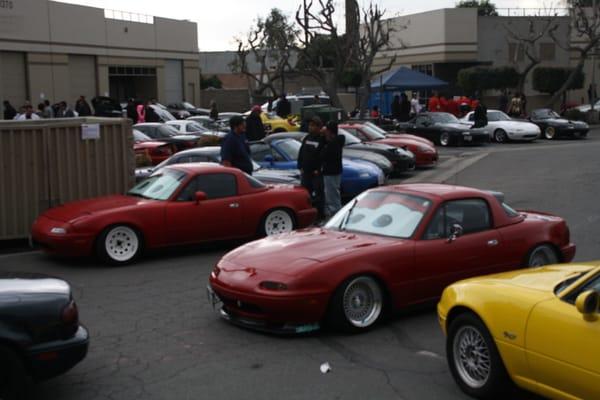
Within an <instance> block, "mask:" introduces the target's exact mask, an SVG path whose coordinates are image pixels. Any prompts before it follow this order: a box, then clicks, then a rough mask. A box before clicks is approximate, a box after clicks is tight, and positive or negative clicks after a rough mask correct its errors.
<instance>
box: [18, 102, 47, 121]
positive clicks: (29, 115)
mask: <svg viewBox="0 0 600 400" xmlns="http://www.w3.org/2000/svg"><path fill="white" fill-rule="evenodd" d="M24 108H25V112H23V113H21V114H19V115H17V116H16V117H15V120H17V121H27V120H37V119H41V118H40V116H39V115H37V114H36V113H34V112H33V107H32V106H31V104H27V105H26V106H25V107H24Z"/></svg>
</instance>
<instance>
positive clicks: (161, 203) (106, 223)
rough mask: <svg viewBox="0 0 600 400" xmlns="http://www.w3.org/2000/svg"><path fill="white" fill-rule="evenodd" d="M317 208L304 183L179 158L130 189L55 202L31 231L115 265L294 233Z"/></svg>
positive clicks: (56, 248)
mask: <svg viewBox="0 0 600 400" xmlns="http://www.w3.org/2000/svg"><path fill="white" fill-rule="evenodd" d="M316 214H317V212H316V210H315V209H314V208H313V207H312V205H311V199H310V197H309V195H308V193H307V192H306V190H305V189H304V188H301V187H294V186H291V185H287V186H283V185H282V186H265V185H264V184H262V183H261V182H259V181H258V180H256V179H254V178H252V177H251V176H248V175H246V174H244V173H243V172H241V171H240V170H238V169H234V168H226V167H222V166H220V165H217V164H210V163H197V164H179V165H174V166H170V167H166V168H163V169H161V170H160V171H159V172H157V173H156V174H154V175H152V176H151V177H150V178H148V179H146V180H145V181H143V182H141V183H140V184H138V185H137V186H136V187H134V188H133V189H131V190H130V191H129V193H127V195H115V196H108V197H101V198H96V199H91V200H84V201H77V202H72V203H67V204H65V205H62V206H59V207H55V208H52V209H50V210H48V211H46V212H44V213H43V214H42V215H40V216H39V217H38V218H37V220H36V221H35V222H34V224H33V228H32V232H31V233H32V239H33V241H34V242H35V243H37V244H39V245H41V246H42V248H43V249H45V250H47V251H48V252H50V253H56V254H60V255H69V256H87V255H91V254H93V253H94V252H95V253H96V254H97V255H98V256H100V257H101V258H102V259H104V260H105V261H107V262H109V263H111V264H125V263H129V262H131V261H133V260H134V259H135V258H136V257H137V256H138V255H139V254H140V253H141V252H142V250H145V249H152V248H158V247H165V246H173V245H180V244H191V243H199V242H205V241H214V240H224V239H237V238H251V237H255V236H257V235H274V234H279V233H284V232H290V231H292V230H293V229H294V228H296V227H299V228H302V227H306V226H308V225H310V224H311V223H312V222H313V221H314V220H315V218H316Z"/></svg>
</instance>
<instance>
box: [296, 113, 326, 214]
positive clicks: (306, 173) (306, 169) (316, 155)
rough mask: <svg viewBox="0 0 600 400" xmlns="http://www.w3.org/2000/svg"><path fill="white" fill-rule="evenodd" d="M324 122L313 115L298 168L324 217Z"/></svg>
mask: <svg viewBox="0 0 600 400" xmlns="http://www.w3.org/2000/svg"><path fill="white" fill-rule="evenodd" d="M322 127H323V122H321V119H320V118H319V117H313V118H312V119H311V120H310V121H309V123H308V135H306V136H305V137H304V139H303V140H302V146H301V147H300V152H299V154H298V169H299V170H300V173H301V184H302V186H304V187H305V188H306V190H308V193H309V194H310V196H311V198H312V200H313V204H314V206H315V207H316V209H317V211H318V212H319V218H321V219H322V217H323V175H322V174H321V151H322V150H323V145H324V143H323V137H322V135H321V128H322Z"/></svg>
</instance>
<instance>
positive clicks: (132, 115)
mask: <svg viewBox="0 0 600 400" xmlns="http://www.w3.org/2000/svg"><path fill="white" fill-rule="evenodd" d="M135 106H136V105H135V99H134V98H133V97H132V98H130V99H129V100H127V108H126V109H127V118H129V119H130V120H131V122H133V123H134V124H135V123H136V122H137V111H136V108H135Z"/></svg>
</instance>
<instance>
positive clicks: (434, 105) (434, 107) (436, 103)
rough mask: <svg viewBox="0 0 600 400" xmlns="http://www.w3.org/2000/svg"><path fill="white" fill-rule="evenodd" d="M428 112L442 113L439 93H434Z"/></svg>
mask: <svg viewBox="0 0 600 400" xmlns="http://www.w3.org/2000/svg"><path fill="white" fill-rule="evenodd" d="M427 111H429V112H436V111H440V98H439V96H438V92H433V94H432V95H431V97H430V98H429V102H428V103H427Z"/></svg>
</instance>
